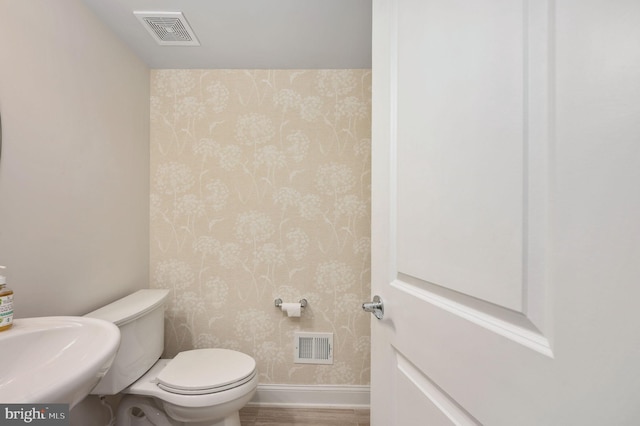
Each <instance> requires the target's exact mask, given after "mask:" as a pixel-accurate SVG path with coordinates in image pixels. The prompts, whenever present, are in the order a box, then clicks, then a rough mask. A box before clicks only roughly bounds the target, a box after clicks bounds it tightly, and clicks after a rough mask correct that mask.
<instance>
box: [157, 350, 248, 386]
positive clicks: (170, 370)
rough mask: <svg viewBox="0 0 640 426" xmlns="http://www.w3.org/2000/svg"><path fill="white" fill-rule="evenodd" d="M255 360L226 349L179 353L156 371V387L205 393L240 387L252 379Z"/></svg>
mask: <svg viewBox="0 0 640 426" xmlns="http://www.w3.org/2000/svg"><path fill="white" fill-rule="evenodd" d="M255 370H256V361H255V360H254V359H253V358H251V357H250V356H249V355H246V354H243V353H242V352H237V351H232V350H229V349H195V350H191V351H185V352H180V353H179V354H178V355H177V356H176V357H175V358H173V359H172V360H171V361H169V363H168V364H167V365H166V367H165V368H163V369H162V371H161V372H160V373H159V374H158V377H157V381H158V386H159V387H160V388H161V389H164V390H166V391H168V392H173V393H180V394H205V393H214V392H220V391H223V390H226V389H230V388H234V387H236V386H239V385H241V384H243V383H245V382H247V381H249V380H251V378H253V376H254V375H255Z"/></svg>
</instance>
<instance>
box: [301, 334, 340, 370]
mask: <svg viewBox="0 0 640 426" xmlns="http://www.w3.org/2000/svg"><path fill="white" fill-rule="evenodd" d="M293 339H294V341H293V346H294V353H293V357H294V359H293V362H294V363H296V364H333V333H300V332H296V333H294V337H293Z"/></svg>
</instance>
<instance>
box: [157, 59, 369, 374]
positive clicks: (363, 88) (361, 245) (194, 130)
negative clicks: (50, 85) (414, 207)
mask: <svg viewBox="0 0 640 426" xmlns="http://www.w3.org/2000/svg"><path fill="white" fill-rule="evenodd" d="M370 138H371V71H370V70H293V71H292V70H286V71H285V70H251V71H248V70H156V71H152V74H151V253H150V255H151V271H150V275H151V286H152V287H156V288H158V287H160V288H169V289H171V290H172V292H171V298H170V303H169V308H168V311H167V328H166V339H167V342H166V347H167V353H166V355H167V356H173V355H175V353H177V352H178V351H181V350H187V349H192V348H207V347H224V348H231V349H236V350H240V351H243V352H245V353H248V354H250V355H252V356H253V357H255V358H256V360H257V362H258V368H259V371H260V382H261V383H280V384H353V385H363V384H368V383H369V363H370V353H369V321H370V316H369V315H368V314H365V313H364V312H362V309H361V308H360V305H361V303H362V302H363V301H365V300H367V299H369V297H370V293H369V289H370V198H371V197H370V193H371V188H370V181H371V176H370V173H371V161H370ZM277 297H280V298H282V299H283V300H284V301H285V302H293V301H298V300H299V299H300V298H303V297H304V298H306V299H307V300H308V301H309V306H308V307H307V309H305V310H304V312H303V314H302V317H301V318H288V317H287V316H286V315H285V314H283V313H282V312H281V311H280V310H279V309H277V308H275V307H274V303H273V301H274V299H275V298H277ZM297 330H299V331H321V332H333V333H334V346H335V349H334V364H333V365H307V364H294V363H293V332H294V331H297Z"/></svg>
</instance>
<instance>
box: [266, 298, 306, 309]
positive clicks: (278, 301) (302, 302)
mask: <svg viewBox="0 0 640 426" xmlns="http://www.w3.org/2000/svg"><path fill="white" fill-rule="evenodd" d="M273 302H274V304H275V305H276V308H279V307H281V306H282V299H280V298H279V297H278V298H277V299H276V300H274V301H273ZM298 303H300V307H301V308H306V307H307V299H300V300H299V301H298Z"/></svg>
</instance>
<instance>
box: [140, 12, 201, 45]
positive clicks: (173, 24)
mask: <svg viewBox="0 0 640 426" xmlns="http://www.w3.org/2000/svg"><path fill="white" fill-rule="evenodd" d="M133 14H134V15H135V16H136V18H138V19H139V20H140V22H141V23H142V25H143V26H144V27H145V28H146V29H147V31H149V34H151V36H152V37H153V39H154V40H155V41H156V43H158V44H159V45H162V46H200V42H199V41H198V38H197V37H196V35H195V33H194V32H193V30H192V29H191V27H190V26H189V23H188V22H187V20H186V18H185V17H184V15H183V14H182V12H133Z"/></svg>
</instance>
